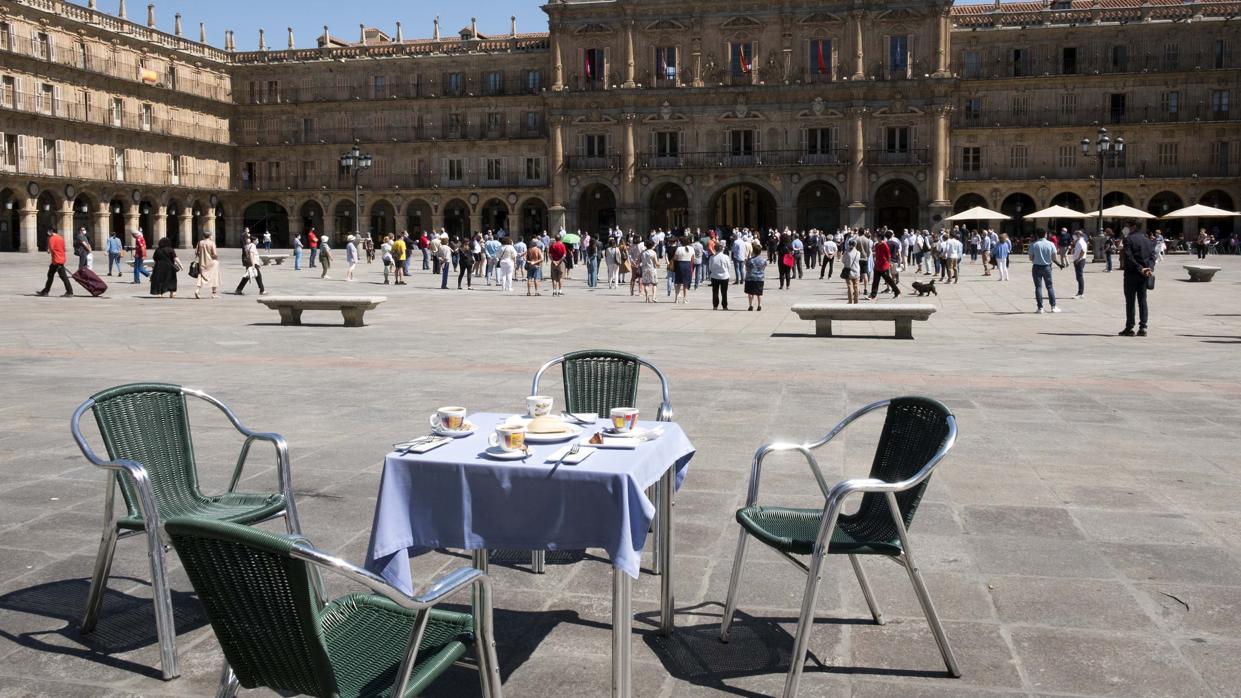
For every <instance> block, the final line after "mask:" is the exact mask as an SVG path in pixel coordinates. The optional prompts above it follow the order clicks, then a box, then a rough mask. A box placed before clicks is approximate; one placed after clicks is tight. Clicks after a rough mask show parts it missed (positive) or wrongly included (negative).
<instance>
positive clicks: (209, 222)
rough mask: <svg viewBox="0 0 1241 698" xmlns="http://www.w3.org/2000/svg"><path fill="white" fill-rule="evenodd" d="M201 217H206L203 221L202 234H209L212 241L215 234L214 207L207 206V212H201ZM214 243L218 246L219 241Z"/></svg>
mask: <svg viewBox="0 0 1241 698" xmlns="http://www.w3.org/2000/svg"><path fill="white" fill-rule="evenodd" d="M203 215H204V216H206V217H207V219H206V220H204V221H203V232H206V233H211V237H212V238H213V239H214V238H215V237H216V234H215V207H214V206H208V207H207V210H206V211H204V212H203ZM215 242H216V244H217V245H218V244H220V241H219V240H216V241H215Z"/></svg>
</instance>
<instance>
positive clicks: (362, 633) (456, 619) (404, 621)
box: [320, 594, 474, 698]
mask: <svg viewBox="0 0 1241 698" xmlns="http://www.w3.org/2000/svg"><path fill="white" fill-rule="evenodd" d="M415 615H416V614H415V612H413V611H407V610H405V609H403V608H401V607H400V606H398V605H396V604H395V603H392V602H391V601H389V600H388V599H385V598H383V597H382V596H375V595H368V594H348V595H346V596H342V597H340V598H338V599H336V600H334V601H332V602H331V603H330V604H328V605H327V607H326V608H324V609H323V613H322V615H321V616H320V620H321V622H322V623H323V640H324V643H325V644H326V645H327V652H328V657H329V658H330V659H331V662H332V666H333V667H334V668H335V671H336V682H337V688H338V690H339V694H338V695H339V696H340V698H364V697H365V698H369V697H375V698H388V697H389V696H391V694H392V687H393V686H394V685H395V682H396V672H397V669H398V668H400V665H401V660H402V659H403V658H404V656H405V649H406V647H405V643H406V641H407V640H408V638H409V633H410V630H411V629H412V628H413V625H414V617H415ZM430 616H431V617H430V619H429V620H428V622H427V629H426V632H425V633H424V634H423V636H422V643H421V644H420V645H419V648H418V664H417V665H416V666H415V667H414V671H413V676H412V678H411V679H410V683H409V690H408V691H407V693H406V695H417V694H419V693H421V692H422V691H423V690H424V689H426V688H427V687H429V686H430V684H431V682H432V681H434V680H435V678H436V677H437V676H439V675H440V674H441V673H443V672H444V670H445V669H447V668H448V667H449V666H451V665H452V663H453V662H455V661H456V660H458V659H460V658H461V657H462V656H463V655H464V654H465V652H466V648H467V646H468V645H470V644H471V643H473V642H474V638H473V618H472V617H471V616H470V615H469V614H467V613H453V612H451V611H441V610H439V609H432V610H431V611H430Z"/></svg>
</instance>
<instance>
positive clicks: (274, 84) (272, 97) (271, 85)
mask: <svg viewBox="0 0 1241 698" xmlns="http://www.w3.org/2000/svg"><path fill="white" fill-rule="evenodd" d="M267 101H268V102H271V103H273V104H275V103H277V102H279V101H280V81H279V80H268V81H267Z"/></svg>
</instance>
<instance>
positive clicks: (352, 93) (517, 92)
mask: <svg viewBox="0 0 1241 698" xmlns="http://www.w3.org/2000/svg"><path fill="white" fill-rule="evenodd" d="M253 82H254V83H255V89H254V91H252V92H250V91H246V90H247V89H248V88H247V80H246V79H245V77H238V88H239V90H238V95H237V100H238V103H239V104H298V103H306V102H353V101H384V100H389V101H390V100H394V99H428V98H431V97H477V96H486V97H519V96H530V95H537V94H539V93H540V92H542V90H543V84H542V82H539V83H536V84H530V83H529V82H528V80H526V79H524V75H523V74H521V73H512V74H507V73H506V74H505V79H504V80H502V81H501V83H500V84H499V85H495V84H489V83H488V82H487V81H486V80H485V79H483V78H481V77H466V76H463V77H462V79H461V81H460V82H459V83H458V84H456V85H455V86H452V85H449V84H448V81H447V80H436V79H434V78H429V79H426V80H419V81H417V82H412V81H411V82H404V83H391V84H386V85H383V86H376V85H373V84H364V85H310V86H300V85H286V84H283V83H282V84H281V85H280V86H279V88H278V89H276V90H274V91H273V90H269V89H268V85H267V80H266V79H265V78H264V75H263V74H262V73H256V74H254V80H253Z"/></svg>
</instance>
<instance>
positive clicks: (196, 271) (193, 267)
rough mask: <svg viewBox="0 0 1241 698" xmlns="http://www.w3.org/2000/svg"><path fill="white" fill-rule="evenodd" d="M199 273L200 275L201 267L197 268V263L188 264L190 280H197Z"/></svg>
mask: <svg viewBox="0 0 1241 698" xmlns="http://www.w3.org/2000/svg"><path fill="white" fill-rule="evenodd" d="M201 273H202V267H200V266H199V264H198V262H197V261H194V262H190V271H189V275H190V278H192V279H197V278H198V275H199V274H201Z"/></svg>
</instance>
